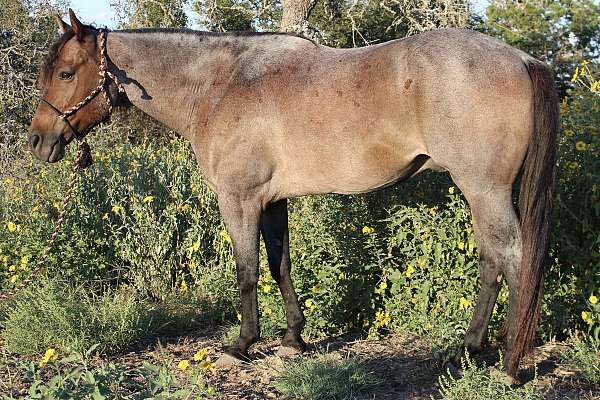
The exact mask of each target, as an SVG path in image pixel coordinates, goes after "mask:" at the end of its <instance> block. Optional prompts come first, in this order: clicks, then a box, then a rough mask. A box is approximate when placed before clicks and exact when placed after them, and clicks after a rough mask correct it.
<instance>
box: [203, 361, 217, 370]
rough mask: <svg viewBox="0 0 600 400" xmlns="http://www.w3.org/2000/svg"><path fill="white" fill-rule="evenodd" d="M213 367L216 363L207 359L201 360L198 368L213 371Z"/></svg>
mask: <svg viewBox="0 0 600 400" xmlns="http://www.w3.org/2000/svg"><path fill="white" fill-rule="evenodd" d="M215 367H216V364H215V363H214V362H210V361H209V360H206V361H202V362H201V363H200V368H202V369H203V370H204V371H205V372H213V371H214V370H215Z"/></svg>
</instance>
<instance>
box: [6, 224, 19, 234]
mask: <svg viewBox="0 0 600 400" xmlns="http://www.w3.org/2000/svg"><path fill="white" fill-rule="evenodd" d="M6 228H7V229H8V231H9V232H15V231H16V230H17V224H15V223H14V222H9V223H8V224H6Z"/></svg>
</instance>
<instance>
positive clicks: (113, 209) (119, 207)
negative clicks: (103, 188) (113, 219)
mask: <svg viewBox="0 0 600 400" xmlns="http://www.w3.org/2000/svg"><path fill="white" fill-rule="evenodd" d="M110 210H111V211H112V212H114V213H115V214H118V213H120V212H121V211H123V207H121V206H119V205H114V206H112V208H111V209H110Z"/></svg>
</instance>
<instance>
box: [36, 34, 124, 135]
mask: <svg viewBox="0 0 600 400" xmlns="http://www.w3.org/2000/svg"><path fill="white" fill-rule="evenodd" d="M99 31H100V33H99V36H100V65H99V71H98V75H100V80H99V81H98V86H96V88H95V89H94V90H92V92H91V93H90V94H89V95H88V96H87V97H86V98H85V99H83V100H81V101H80V102H79V103H77V104H75V105H74V106H73V107H71V108H69V109H68V110H67V111H64V112H63V111H60V110H59V109H58V108H56V107H55V106H54V105H53V104H52V103H50V102H49V101H48V100H46V99H44V98H40V100H41V101H42V102H44V103H45V104H46V105H47V106H48V107H50V109H51V110H52V111H54V112H55V113H56V114H58V118H60V119H62V120H63V121H64V122H65V123H66V124H67V126H68V127H69V128H70V129H71V132H73V136H75V138H76V139H77V140H83V137H84V136H85V132H79V131H78V130H77V129H75V127H74V126H73V125H71V122H70V121H69V117H70V116H71V115H74V114H75V113H76V112H77V111H79V110H80V109H81V108H82V107H83V106H85V105H86V104H87V103H89V102H90V101H92V100H93V99H94V98H95V97H96V96H97V95H98V94H100V93H102V94H103V95H104V98H105V99H106V105H107V106H108V113H109V114H110V113H111V112H112V109H113V101H112V100H111V98H110V95H109V94H108V91H107V83H108V80H109V79H111V80H112V81H113V82H115V83H116V84H117V87H118V90H119V92H124V90H123V88H122V86H121V83H120V82H119V81H118V80H117V77H116V76H115V75H114V74H113V73H112V72H110V71H109V70H108V66H107V62H106V37H107V35H108V30H106V29H100V30H99Z"/></svg>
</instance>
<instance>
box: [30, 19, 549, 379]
mask: <svg viewBox="0 0 600 400" xmlns="http://www.w3.org/2000/svg"><path fill="white" fill-rule="evenodd" d="M70 18H71V25H68V24H66V23H65V22H63V21H60V20H59V23H60V26H61V29H62V30H63V32H64V33H63V35H62V37H61V38H60V40H59V41H58V42H57V43H56V44H55V45H54V46H53V47H52V49H51V51H50V54H49V55H48V56H47V57H46V59H45V61H44V63H43V65H42V69H41V75H40V80H39V85H40V89H41V91H42V98H43V102H41V103H40V104H39V106H38V109H37V111H36V113H35V116H34V118H33V120H32V122H31V126H30V128H29V143H30V146H31V149H32V151H33V152H34V154H35V155H36V156H37V157H38V158H39V159H41V160H44V161H49V162H56V161H59V160H61V159H62V158H63V156H64V153H65V146H66V145H67V144H68V143H69V142H71V141H72V140H73V138H75V137H77V138H80V137H82V136H83V135H85V133H87V132H88V131H89V130H90V129H91V128H92V127H94V126H95V125H97V124H98V123H100V122H102V121H103V120H105V119H106V118H108V117H109V114H110V110H111V108H112V107H111V105H112V104H123V105H129V104H133V105H134V106H136V107H138V108H139V109H141V110H142V111H144V112H145V113H147V114H149V115H150V116H152V117H154V118H156V119H157V120H158V121H161V122H162V123H164V124H165V125H167V126H168V127H170V128H171V129H173V130H175V131H176V132H178V133H179V134H181V135H182V136H184V137H185V138H187V139H188V140H189V141H190V142H191V144H192V147H193V149H194V152H195V154H196V158H197V160H198V163H199V166H200V168H201V169H202V171H203V173H204V177H205V178H206V181H207V183H208V184H209V185H210V187H211V188H212V189H213V190H214V191H215V192H216V194H217V195H218V202H219V208H220V211H221V214H222V216H223V218H224V220H225V223H226V226H227V228H228V230H229V232H230V235H231V238H232V240H233V244H234V250H235V256H236V265H237V279H238V284H239V289H240V294H241V308H242V324H241V331H240V337H239V339H238V341H237V343H236V344H235V345H234V346H232V347H230V348H228V349H227V352H226V353H225V354H229V355H230V356H229V357H231V356H233V357H237V358H240V357H244V356H246V355H247V354H248V353H247V352H248V348H249V347H250V346H251V345H252V344H253V343H254V342H255V341H256V340H258V338H259V336H260V330H259V321H258V318H259V316H258V306H257V293H256V285H257V278H258V254H259V252H258V249H259V238H260V234H262V237H263V240H264V242H265V244H266V248H267V253H268V262H269V268H270V271H271V274H272V275H273V277H274V279H275V280H276V281H277V283H278V285H279V288H280V290H281V294H282V296H283V299H284V302H285V307H286V313H287V331H286V333H285V335H284V337H283V340H282V346H286V347H291V348H295V349H298V350H303V349H304V347H305V343H304V342H303V340H302V338H301V336H300V334H301V331H302V329H303V326H304V323H305V319H304V315H303V313H302V310H301V308H300V305H299V303H298V299H297V296H296V293H295V292H294V288H293V286H292V281H291V278H290V256H289V247H288V246H289V244H288V225H287V198H290V197H294V196H301V195H307V194H317V193H365V192H370V191H374V190H377V189H380V188H383V187H386V186H390V185H393V184H395V183H397V182H400V181H403V180H405V179H407V178H410V177H412V176H414V175H416V174H418V173H419V172H421V171H423V170H425V169H434V170H443V171H448V172H449V173H450V175H451V177H452V179H453V180H454V182H455V183H456V185H457V186H458V187H459V188H460V189H461V190H462V192H463V193H464V195H465V197H466V199H467V200H468V202H469V204H470V207H471V210H472V213H473V225H474V231H475V238H476V243H477V247H478V249H479V253H480V262H479V269H480V273H481V289H480V294H479V300H478V302H477V305H476V307H475V310H474V315H473V320H472V321H471V324H470V326H469V329H468V331H467V333H466V335H465V339H464V344H465V347H466V348H467V349H468V350H470V351H478V350H479V349H481V347H482V346H483V344H484V342H485V340H486V338H487V328H488V323H489V320H490V315H491V313H492V309H493V307H494V304H495V302H496V297H497V295H498V290H499V285H500V283H501V281H502V278H503V277H505V278H506V280H507V283H508V286H509V303H510V304H509V308H510V309H509V313H508V319H507V333H506V341H507V343H506V347H507V355H506V357H505V360H506V366H507V372H508V374H509V375H511V376H513V377H514V376H516V374H517V372H518V368H519V362H520V360H521V358H522V356H523V355H524V354H525V353H526V351H527V350H528V348H529V347H530V346H531V344H532V341H533V339H534V336H535V333H536V329H537V323H538V319H539V309H540V303H541V300H542V292H543V276H544V269H545V264H546V262H547V260H546V259H547V253H548V241H549V229H550V225H551V217H552V197H553V186H554V163H555V161H554V160H555V142H556V135H557V130H558V123H559V121H558V114H559V111H558V98H557V95H556V92H555V90H554V85H553V77H552V74H551V73H550V71H549V70H548V68H547V67H546V66H545V65H544V64H542V63H541V62H539V61H537V60H535V59H533V58H531V57H530V56H528V55H527V54H525V53H523V52H521V51H519V50H516V49H514V48H512V47H510V46H508V45H506V44H504V43H502V42H500V41H498V40H495V39H493V38H490V37H488V36H485V35H483V34H480V33H477V32H474V31H470V30H459V29H445V30H437V31H430V32H426V33H423V34H420V35H416V36H412V37H409V38H406V39H402V40H395V41H391V42H388V43H382V44H378V45H372V46H368V47H364V48H356V49H344V50H342V49H334V48H329V47H326V46H320V45H316V44H315V43H313V42H312V41H310V40H307V39H305V38H302V37H298V36H294V35H290V34H282V33H266V34H257V33H208V32H194V31H187V30H166V29H140V30H122V31H113V32H105V31H99V30H96V29H95V28H93V27H91V26H87V25H82V23H81V22H80V21H79V20H78V19H77V18H76V16H75V15H74V14H73V12H72V11H70ZM103 65H106V68H107V71H106V72H103ZM99 70H100V74H101V75H102V79H101V84H100V85H99V84H98V71H99ZM98 87H100V90H98ZM119 87H121V88H122V90H123V91H122V92H119V90H118V88H119ZM95 88H96V89H95ZM99 92H103V93H102V95H99V96H96V95H95V94H98V93H99ZM94 93H95V94H94ZM89 94H94V95H93V96H88V95H89ZM103 96H105V97H106V101H105V99H103ZM86 97H88V99H87V100H85V101H83V102H81V103H80V101H82V100H83V99H85V98H86ZM60 110H67V112H65V111H60ZM67 114H68V115H67ZM518 176H520V193H519V204H518V213H519V214H518V215H517V212H516V211H515V209H514V207H513V202H512V196H511V193H512V188H513V184H514V183H515V180H516V179H517V177H518Z"/></svg>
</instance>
